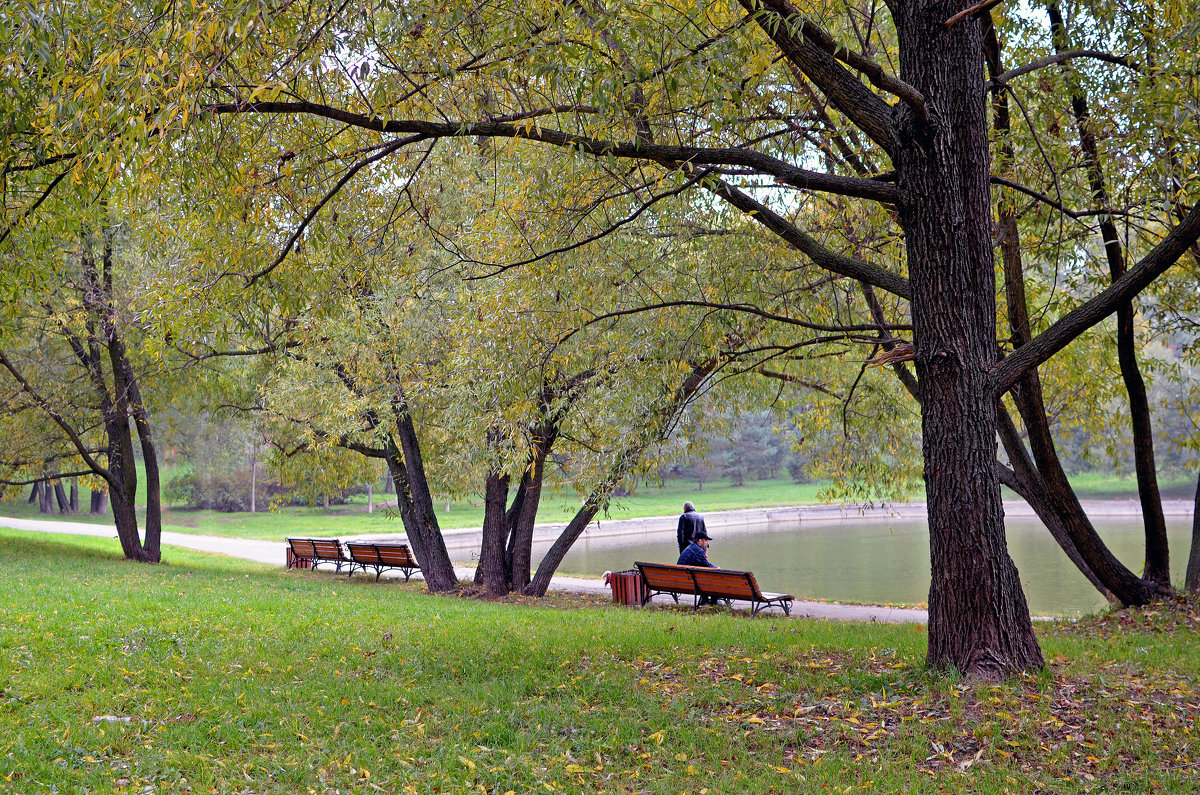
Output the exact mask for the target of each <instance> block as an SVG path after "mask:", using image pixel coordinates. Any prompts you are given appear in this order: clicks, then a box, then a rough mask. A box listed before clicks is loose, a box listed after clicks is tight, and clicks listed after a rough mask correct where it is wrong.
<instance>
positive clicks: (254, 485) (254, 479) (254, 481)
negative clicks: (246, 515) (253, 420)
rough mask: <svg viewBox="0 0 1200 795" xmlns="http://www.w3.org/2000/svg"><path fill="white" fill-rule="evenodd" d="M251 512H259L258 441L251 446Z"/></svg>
mask: <svg viewBox="0 0 1200 795" xmlns="http://www.w3.org/2000/svg"><path fill="white" fill-rule="evenodd" d="M250 513H258V443H257V442H255V443H254V445H253V446H252V447H251V448H250Z"/></svg>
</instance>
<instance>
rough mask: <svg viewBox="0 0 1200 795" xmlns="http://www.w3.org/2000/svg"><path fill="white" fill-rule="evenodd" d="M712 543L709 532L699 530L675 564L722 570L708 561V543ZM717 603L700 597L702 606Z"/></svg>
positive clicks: (708, 598) (705, 597)
mask: <svg viewBox="0 0 1200 795" xmlns="http://www.w3.org/2000/svg"><path fill="white" fill-rule="evenodd" d="M710 541H712V538H710V537H709V535H708V531H707V530H705V529H704V528H703V527H701V528H698V529H697V530H696V532H694V533H693V534H692V543H690V544H688V545H687V546H686V547H684V550H683V552H681V553H680V554H679V560H677V561H675V564H676V565H678V566H704V567H705V568H709V569H719V568H721V567H720V566H718V565H717V564H715V563H713V562H712V561H710V560H709V559H708V543H709V542H710ZM716 603H717V600H716V599H713V598H712V597H711V596H702V597H700V604H701V605H715V604H716Z"/></svg>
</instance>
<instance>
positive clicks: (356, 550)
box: [346, 541, 420, 582]
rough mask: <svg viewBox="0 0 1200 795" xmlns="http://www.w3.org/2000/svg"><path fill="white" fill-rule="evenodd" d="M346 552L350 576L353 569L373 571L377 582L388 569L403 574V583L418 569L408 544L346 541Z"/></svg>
mask: <svg viewBox="0 0 1200 795" xmlns="http://www.w3.org/2000/svg"><path fill="white" fill-rule="evenodd" d="M346 552H347V553H348V554H349V555H350V561H351V563H350V574H354V569H355V568H360V569H363V570H364V571H365V570H366V569H375V579H376V580H377V581H378V580H379V577H380V575H382V574H383V573H384V572H385V571H387V570H388V569H399V570H400V571H402V572H404V581H405V582H408V578H409V577H411V576H412V573H413V572H414V571H416V570H417V569H419V568H420V566H418V565H417V559H416V558H414V557H413V554H412V550H410V549H409V548H408V544H369V543H364V542H361V541H347V542H346Z"/></svg>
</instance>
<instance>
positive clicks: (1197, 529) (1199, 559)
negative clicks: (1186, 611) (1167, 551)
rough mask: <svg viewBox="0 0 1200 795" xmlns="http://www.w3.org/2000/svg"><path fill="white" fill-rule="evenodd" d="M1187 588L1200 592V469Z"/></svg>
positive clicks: (1193, 509) (1197, 474)
mask: <svg viewBox="0 0 1200 795" xmlns="http://www.w3.org/2000/svg"><path fill="white" fill-rule="evenodd" d="M1184 587H1185V588H1187V590H1188V592H1189V593H1200V469H1198V470H1197V472H1196V496H1195V498H1194V499H1193V500H1192V551H1191V554H1190V555H1188V565H1187V579H1186V580H1185V585H1184Z"/></svg>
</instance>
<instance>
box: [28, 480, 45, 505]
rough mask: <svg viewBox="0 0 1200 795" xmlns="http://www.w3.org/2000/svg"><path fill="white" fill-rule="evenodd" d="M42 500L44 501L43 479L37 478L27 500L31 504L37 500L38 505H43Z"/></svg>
mask: <svg viewBox="0 0 1200 795" xmlns="http://www.w3.org/2000/svg"><path fill="white" fill-rule="evenodd" d="M41 501H42V481H40V480H36V481H34V483H33V488H31V489H30V490H29V499H28V500H27V502H28V503H29V504H30V505H32V504H33V503H35V502H36V503H37V504H38V505H41Z"/></svg>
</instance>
